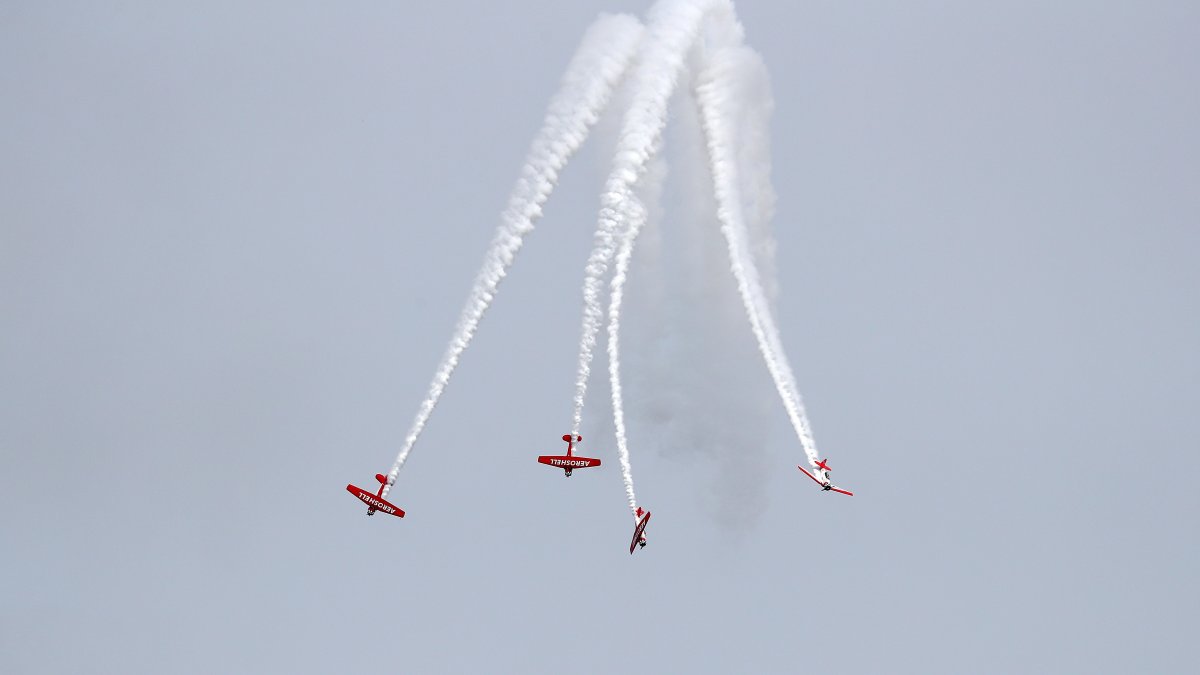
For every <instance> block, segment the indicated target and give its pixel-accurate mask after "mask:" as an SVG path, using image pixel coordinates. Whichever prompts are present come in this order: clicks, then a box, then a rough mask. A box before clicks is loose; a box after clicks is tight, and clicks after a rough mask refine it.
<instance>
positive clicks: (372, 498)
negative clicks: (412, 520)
mask: <svg viewBox="0 0 1200 675" xmlns="http://www.w3.org/2000/svg"><path fill="white" fill-rule="evenodd" d="M375 480H377V481H379V491H378V492H376V493H375V494H371V492H370V491H369V490H364V489H362V488H360V487H358V486H357V485H347V486H346V491H347V492H349V493H350V494H352V495H354V496H355V497H358V498H359V499H361V500H362V501H363V503H365V504H366V505H367V515H368V516H373V515H375V512H376V511H382V512H384V513H386V514H388V515H392V516H396V517H397V518H403V517H404V510H403V509H401V508H400V507H399V506H396V505H395V504H393V503H391V502H389V501H387V500H386V499H384V498H383V488H384V487H386V486H387V483H388V479H387V476H385V475H383V474H381V473H377V474H375Z"/></svg>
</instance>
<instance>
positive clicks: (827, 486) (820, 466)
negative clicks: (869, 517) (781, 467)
mask: <svg viewBox="0 0 1200 675" xmlns="http://www.w3.org/2000/svg"><path fill="white" fill-rule="evenodd" d="M828 461H829V460H827V459H822V460H818V461H817V463H816V465H814V466H813V470H812V473H809V472H808V470H806V469H805V468H804V467H802V466H800V465H799V464H797V465H796V468H797V469H800V470H801V471H803V472H804V475H805V476H808V477H809V478H811V479H813V481H814V482H816V484H817V485H820V486H821V489H822V490H825V491H826V492H828V491H833V492H840V493H842V494H844V495H850V496H851V497H853V496H854V493H853V492H851V491H849V490H843V489H842V488H840V487H838V486H836V485H834V484H833V482H832V481H830V480H829V473H830V472H831V471H832V469H830V468H829V465H828V464H826V462H828ZM814 474H815V475H814Z"/></svg>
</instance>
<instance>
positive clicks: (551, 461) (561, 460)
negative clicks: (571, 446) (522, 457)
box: [538, 455, 600, 469]
mask: <svg viewBox="0 0 1200 675" xmlns="http://www.w3.org/2000/svg"><path fill="white" fill-rule="evenodd" d="M538 463H539V464H545V465H547V466H552V467H554V468H556V469H586V468H588V467H591V466H600V460H598V459H596V458H594V457H580V456H579V455H542V456H540V457H538Z"/></svg>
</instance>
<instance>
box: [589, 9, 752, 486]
mask: <svg viewBox="0 0 1200 675" xmlns="http://www.w3.org/2000/svg"><path fill="white" fill-rule="evenodd" d="M710 15H713V16H718V15H724V16H728V17H732V15H733V7H732V5H731V4H730V3H729V1H728V0H661V1H660V2H658V3H657V4H655V5H654V7H652V8H651V10H650V13H649V17H648V20H647V28H646V36H645V39H644V41H643V43H642V48H641V50H640V51H639V53H638V66H637V68H636V69H635V71H634V73H633V80H632V88H633V89H632V90H633V97H632V101H631V102H630V105H629V108H628V110H627V111H626V113H625V117H624V119H623V121H622V128H621V135H620V137H619V139H618V141H617V150H616V153H615V156H614V158H613V169H612V173H611V175H610V176H609V178H608V181H607V183H606V184H605V189H604V193H603V195H602V196H601V207H600V217H599V222H598V223H597V226H596V234H595V245H594V248H593V249H592V253H591V255H590V256H589V257H588V264H587V268H586V273H585V277H584V282H583V300H584V310H583V329H582V336H581V338H580V345H579V368H578V372H577V376H576V381H575V401H574V403H575V410H574V414H573V416H572V424H571V428H572V433H579V427H580V424H581V422H582V419H583V404H584V401H585V399H586V397H587V385H588V378H589V377H590V375H591V362H592V352H593V350H594V348H595V346H596V335H597V333H598V332H599V330H600V321H601V320H602V318H603V314H602V310H601V305H600V300H601V298H600V292H601V287H602V283H603V278H604V276H605V275H606V274H607V273H608V267H609V264H610V262H611V261H612V258H613V256H614V254H615V249H616V243H615V241H614V240H615V238H616V237H618V236H621V235H622V234H623V231H624V232H628V230H629V227H628V223H629V219H630V205H631V203H632V201H633V200H634V199H635V197H634V195H633V187H634V186H635V185H636V184H637V182H638V180H639V179H640V178H641V177H642V175H643V174H644V173H645V170H646V165H647V162H648V161H649V160H650V158H651V157H652V156H653V155H654V153H655V152H656V150H657V148H658V144H659V140H660V139H661V137H662V131H663V127H665V126H666V123H667V103H668V101H669V100H670V98H671V94H672V93H673V92H674V90H675V85H676V83H677V82H678V79H679V74H680V71H681V70H682V68H683V65H684V59H685V57H686V55H687V52H688V50H689V49H691V46H692V44H693V43H694V42H695V39H696V36H697V34H698V33H699V31H700V28H701V24H702V21H703V20H704V18H705V17H706V16H710ZM729 20H730V21H731V20H732V18H730V19H729ZM627 469H628V467H627V465H626V464H625V463H623V464H622V473H623V477H624V479H625V484H626V492H627V493H628V494H629V496H630V501H631V504H632V503H634V502H635V501H636V500H634V498H633V496H632V495H633V477H632V475H631V472H630V471H628V470H627Z"/></svg>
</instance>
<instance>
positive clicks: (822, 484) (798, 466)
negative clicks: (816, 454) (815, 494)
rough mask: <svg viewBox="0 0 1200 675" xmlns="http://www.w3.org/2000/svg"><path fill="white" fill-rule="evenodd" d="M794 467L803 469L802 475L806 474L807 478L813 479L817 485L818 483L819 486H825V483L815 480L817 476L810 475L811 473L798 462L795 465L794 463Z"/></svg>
mask: <svg viewBox="0 0 1200 675" xmlns="http://www.w3.org/2000/svg"><path fill="white" fill-rule="evenodd" d="M796 468H797V469H800V470H801V471H804V475H805V476H808V477H809V478H811V479H812V480H813V482H814V483H816V484H817V485H820V486H821V487H824V486H825V484H824V483H822V482H821V481H819V480H817V477H816V476H814V475H812V474H811V473H809V472H808V471H806V470H805V468H804V467H802V466H800V465H799V464H797V465H796Z"/></svg>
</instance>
